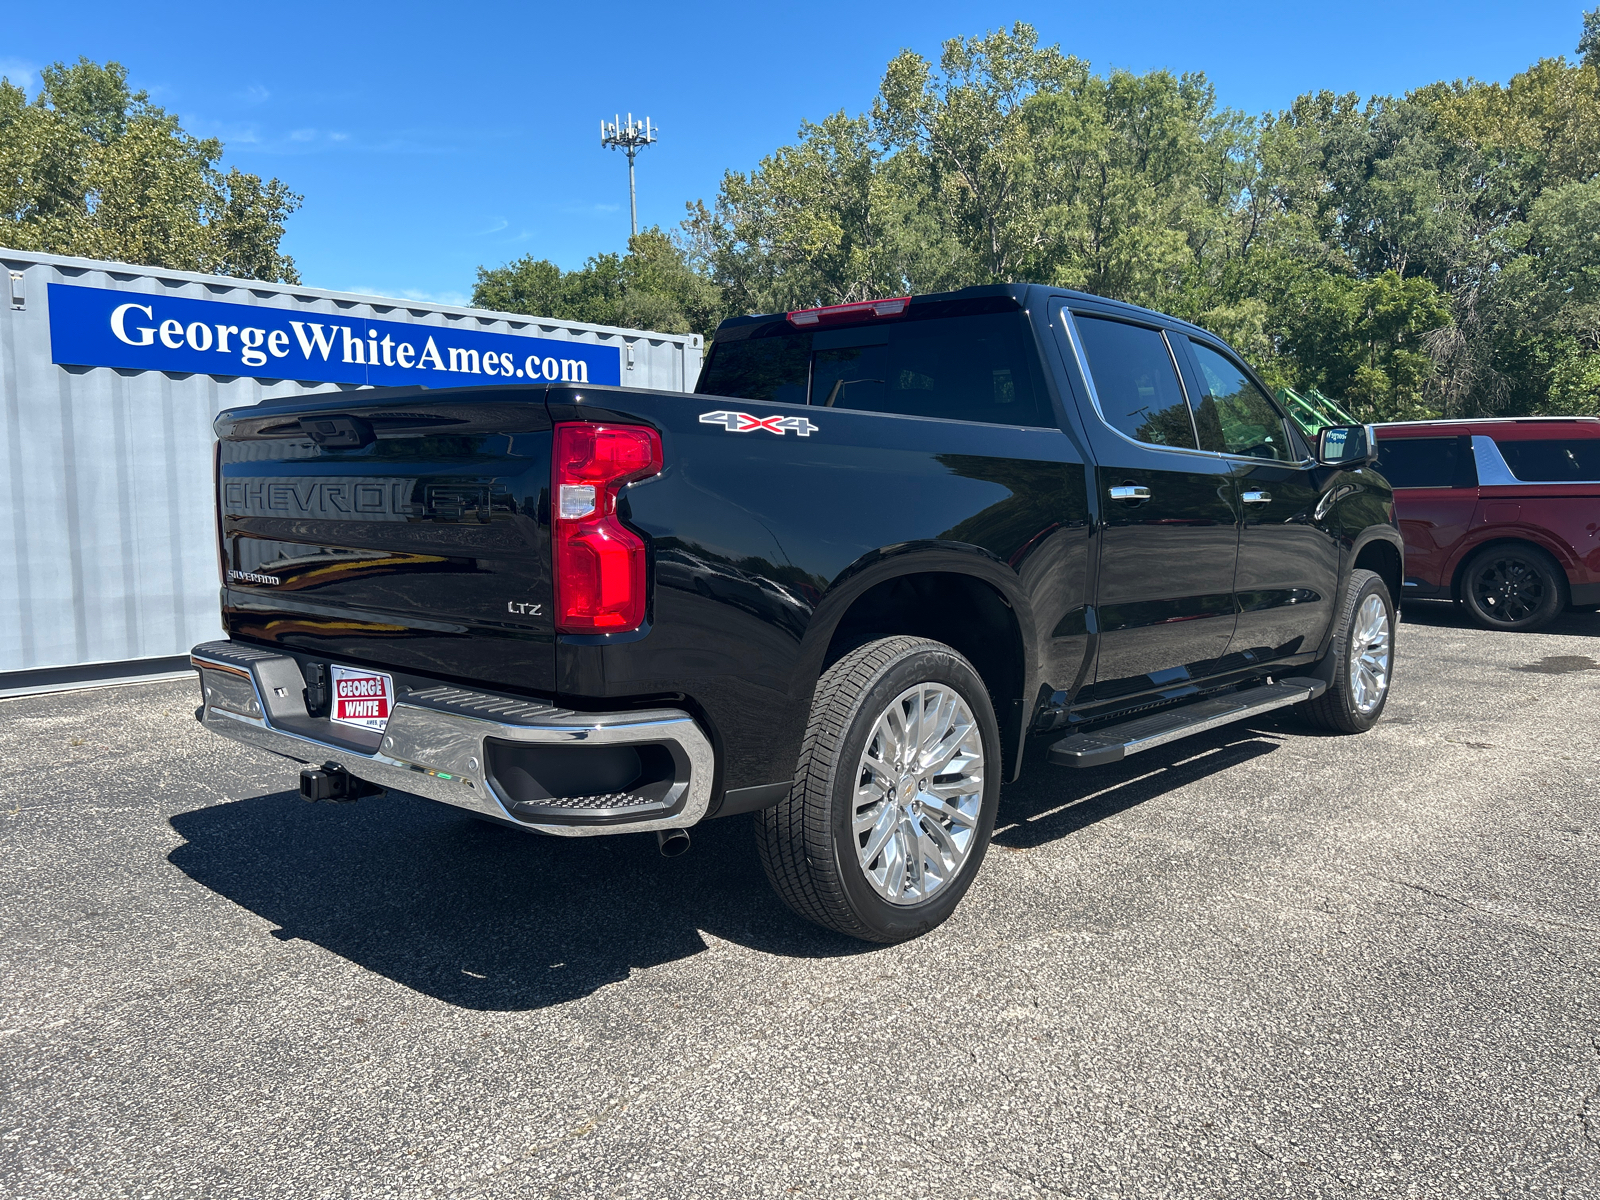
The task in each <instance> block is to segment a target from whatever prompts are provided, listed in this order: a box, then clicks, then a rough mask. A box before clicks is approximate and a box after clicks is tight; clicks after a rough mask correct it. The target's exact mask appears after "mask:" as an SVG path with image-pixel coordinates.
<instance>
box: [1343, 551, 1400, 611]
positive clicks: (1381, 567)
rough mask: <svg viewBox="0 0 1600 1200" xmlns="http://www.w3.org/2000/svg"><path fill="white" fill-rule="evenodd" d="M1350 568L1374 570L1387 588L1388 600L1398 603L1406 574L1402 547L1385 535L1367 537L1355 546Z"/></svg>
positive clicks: (1354, 569)
mask: <svg viewBox="0 0 1600 1200" xmlns="http://www.w3.org/2000/svg"><path fill="white" fill-rule="evenodd" d="M1350 569H1351V570H1352V571H1372V572H1375V573H1376V574H1377V576H1378V577H1379V578H1380V579H1382V580H1383V582H1384V586H1385V587H1387V588H1388V589H1389V599H1390V601H1391V602H1393V603H1395V604H1398V603H1400V593H1401V590H1402V587H1403V585H1404V583H1405V575H1406V558H1405V551H1404V550H1403V549H1402V547H1400V546H1397V545H1396V544H1395V543H1394V542H1392V541H1390V540H1389V539H1388V538H1385V537H1373V538H1368V539H1367V540H1366V541H1365V542H1363V543H1361V544H1359V545H1358V546H1357V548H1356V551H1355V554H1354V556H1353V557H1352V558H1351V561H1350Z"/></svg>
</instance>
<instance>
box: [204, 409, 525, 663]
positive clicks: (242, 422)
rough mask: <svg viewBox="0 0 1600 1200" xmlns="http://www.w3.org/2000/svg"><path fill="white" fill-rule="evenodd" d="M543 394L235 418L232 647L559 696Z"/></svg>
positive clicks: (226, 498) (229, 565) (225, 508)
mask: <svg viewBox="0 0 1600 1200" xmlns="http://www.w3.org/2000/svg"><path fill="white" fill-rule="evenodd" d="M544 397H545V391H544V389H543V388H504V387H502V388H496V389H494V390H493V391H492V392H472V393H464V392H433V393H423V394H421V395H417V396H403V397H399V398H397V397H394V396H392V395H391V396H388V397H385V398H383V399H382V400H381V401H379V402H377V403H374V402H373V401H371V400H367V399H366V398H365V397H352V402H342V403H341V402H334V403H331V404H326V406H325V407H322V406H317V405H314V404H308V403H306V402H298V403H296V404H294V405H292V406H275V407H273V408H272V409H270V410H269V411H268V412H266V413H263V412H262V411H261V409H260V408H256V409H242V410H238V411H236V412H233V413H224V414H223V415H222V416H221V417H219V418H218V420H217V433H218V436H219V438H220V443H219V449H218V503H219V506H220V513H221V536H222V548H221V549H222V558H223V568H224V573H225V576H226V590H225V593H224V598H223V620H224V624H225V626H226V628H227V632H228V635H229V637H232V638H240V639H243V640H246V641H249V642H254V643H257V644H261V645H271V646H276V647H279V648H282V649H285V650H292V651H298V652H303V653H306V654H310V655H312V656H314V657H317V658H322V659H326V660H328V661H337V662H345V663H354V664H358V665H364V666H374V667H390V668H394V669H396V670H400V671H418V672H425V673H429V674H434V675H443V676H446V677H457V678H467V679H471V680H473V681H475V682H477V683H479V684H480V685H483V684H488V685H499V686H502V687H506V688H509V689H513V690H519V691H520V690H532V691H549V690H550V689H551V688H552V686H553V681H554V659H553V626H552V623H551V618H550V613H551V608H552V595H551V580H550V572H549V566H548V564H549V547H548V536H547V531H546V530H545V528H544V527H542V526H541V524H540V521H539V513H540V511H541V506H542V505H544V504H546V503H547V493H548V489H549V479H550V419H549V415H548V413H547V411H546V406H545V403H544Z"/></svg>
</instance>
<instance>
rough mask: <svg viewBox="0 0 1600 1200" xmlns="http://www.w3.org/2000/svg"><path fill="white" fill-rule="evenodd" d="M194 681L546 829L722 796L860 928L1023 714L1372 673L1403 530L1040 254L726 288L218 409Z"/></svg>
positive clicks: (1367, 467)
mask: <svg viewBox="0 0 1600 1200" xmlns="http://www.w3.org/2000/svg"><path fill="white" fill-rule="evenodd" d="M216 429H217V435H218V438H219V445H218V455H217V501H218V505H219V510H220V523H219V528H220V538H221V548H220V549H221V556H222V570H223V573H224V581H223V582H224V587H223V591H222V610H223V619H224V625H225V628H226V631H227V634H228V639H227V640H226V641H222V642H212V643H207V644H205V645H201V646H197V647H196V648H195V650H194V653H193V661H194V664H195V666H196V667H197V668H198V670H199V673H200V679H201V689H202V693H203V697H204V702H203V706H202V708H201V709H200V712H199V717H200V719H201V720H202V721H203V722H204V723H205V725H206V726H207V727H208V728H210V729H212V730H215V731H216V732H217V733H220V734H223V735H225V736H227V737H230V738H234V739H236V740H238V741H241V742H245V743H247V744H250V745H253V746H257V747H263V748H266V749H269V750H273V751H276V752H278V753H280V754H283V755H286V756H288V757H290V758H293V759H296V760H299V761H300V762H302V763H306V764H310V765H308V766H307V768H306V769H305V770H304V771H303V772H302V775H301V791H302V793H303V794H305V795H306V796H307V798H310V799H333V800H348V799H355V798H357V797H360V796H362V795H368V794H374V793H376V792H379V791H380V790H381V789H383V788H393V789H397V790H401V791H406V792H411V793H415V794H417V795H420V796H425V797H428V798H430V799H433V800H439V801H443V802H445V803H448V804H453V805H456V806H458V807H460V808H463V809H466V810H468V811H469V812H471V813H473V814H475V815H477V816H480V817H482V818H485V819H490V820H495V821H499V822H501V823H504V824H506V825H510V826H515V827H518V828H521V829H526V830H531V831H537V832H541V833H545V834H559V835H566V836H584V835H593V834H610V833H626V832H632V831H650V832H655V833H656V834H657V836H658V837H659V838H660V839H661V845H662V849H663V850H664V851H665V852H668V853H671V852H675V851H677V850H680V849H682V848H683V847H685V846H687V843H688V835H687V833H686V832H685V831H686V830H688V829H689V828H690V827H692V826H694V825H696V824H698V823H699V822H701V821H704V820H707V819H710V818H715V817H724V816H729V815H732V814H737V813H755V814H757V815H756V817H755V818H754V820H755V823H756V830H757V847H758V850H759V853H760V856H761V860H762V862H763V863H764V865H765V867H766V869H767V872H768V875H769V877H770V878H771V880H772V883H773V885H774V886H775V887H776V889H777V890H778V892H779V893H780V895H781V896H782V897H783V899H784V900H785V901H786V902H787V903H788V904H789V905H790V906H791V907H793V908H794V910H795V911H796V912H798V913H799V914H801V915H802V916H805V917H808V918H810V919H812V920H814V921H818V922H820V923H822V924H823V925H826V926H829V927H831V928H833V929H836V930H839V931H842V932H844V933H847V934H852V935H855V936H857V937H861V938H866V939H871V940H876V941H884V942H892V941H898V940H902V939H905V938H909V937H914V936H916V935H918V934H920V933H923V932H925V931H926V930H928V929H930V928H932V927H933V926H935V925H937V924H938V923H939V922H940V921H942V920H944V918H945V917H946V916H948V915H949V913H950V912H951V910H952V909H953V908H954V907H955V905H956V903H957V902H958V901H959V900H960V898H961V896H962V894H963V893H964V892H965V890H966V889H967V887H968V886H969V885H970V884H971V882H972V878H973V876H974V874H975V873H976V872H977V870H978V867H979V865H980V863H981V862H982V860H983V856H984V851H985V849H986V847H987V844H988V841H989V836H990V831H991V829H992V827H993V824H994V820H995V810H996V807H997V805H998V803H999V794H1000V785H1001V783H1002V782H1004V781H1008V780H1011V779H1014V778H1015V777H1016V776H1017V773H1018V772H1019V771H1020V769H1021V765H1022V762H1023V755H1024V749H1025V747H1026V746H1027V744H1028V742H1029V739H1030V738H1038V737H1043V738H1048V739H1050V740H1051V742H1052V744H1051V745H1050V747H1049V750H1048V758H1049V760H1050V761H1052V762H1054V763H1057V764H1062V765H1067V766H1079V767H1092V766H1095V765H1098V764H1102V763H1107V762H1113V761H1116V760H1118V759H1120V758H1122V757H1123V756H1125V755H1128V754H1132V753H1135V752H1137V751H1139V750H1142V749H1146V748H1148V747H1151V746H1156V745H1160V744H1162V743H1164V742H1169V741H1171V740H1173V739H1175V738H1179V737H1182V736H1185V735H1187V734H1190V733H1194V732H1198V731H1200V730H1205V729H1209V728H1213V727H1215V726H1218V725H1221V724H1224V723H1226V722H1229V721H1235V720H1240V719H1244V718H1249V717H1252V716H1255V715H1256V714H1259V713H1262V712H1265V711H1267V710H1270V709H1274V708H1280V707H1283V706H1286V705H1291V704H1294V705H1298V706H1299V709H1300V711H1301V712H1303V713H1304V715H1305V717H1306V719H1307V720H1309V721H1310V722H1312V723H1313V724H1315V725H1319V726H1322V727H1324V728H1328V729H1333V730H1340V731H1344V732H1347V733H1359V732H1361V731H1363V730H1365V729H1367V728H1369V727H1370V726H1371V725H1372V724H1373V723H1374V722H1375V721H1376V720H1377V718H1378V715H1379V714H1380V712H1381V711H1382V709H1383V705H1384V701H1385V698H1386V696H1387V693H1388V688H1389V682H1390V674H1391V667H1392V663H1393V646H1394V627H1395V618H1394V612H1395V607H1394V600H1393V597H1395V596H1397V595H1398V594H1399V587H1400V581H1401V562H1402V543H1401V539H1400V534H1399V532H1398V531H1397V529H1396V527H1395V523H1394V516H1393V503H1392V495H1391V492H1390V488H1389V485H1388V484H1387V483H1386V482H1385V481H1384V479H1383V478H1382V477H1381V476H1380V475H1378V474H1377V473H1375V472H1374V471H1373V469H1372V465H1371V464H1372V462H1373V451H1374V444H1373V442H1372V440H1371V437H1370V431H1369V430H1368V429H1366V428H1364V427H1362V426H1342V427H1336V428H1332V429H1326V430H1323V431H1322V432H1321V434H1320V435H1319V436H1318V438H1317V439H1316V441H1317V445H1315V446H1312V445H1309V444H1307V442H1306V441H1305V440H1303V438H1302V435H1301V433H1300V432H1299V431H1298V429H1297V428H1296V427H1295V426H1294V425H1293V424H1292V423H1291V422H1289V421H1287V420H1285V419H1284V415H1283V413H1282V412H1281V411H1280V410H1279V409H1278V408H1277V407H1276V406H1275V404H1274V402H1273V400H1272V399H1271V397H1270V396H1269V394H1268V393H1267V391H1266V389H1265V388H1264V387H1263V386H1262V384H1261V382H1260V381H1259V379H1258V378H1257V377H1256V376H1255V374H1254V373H1253V372H1252V371H1251V370H1250V369H1249V368H1248V367H1247V366H1245V365H1244V364H1243V363H1242V362H1241V360H1240V359H1239V358H1238V357H1237V356H1236V355H1234V354H1233V353H1232V352H1231V351H1230V350H1229V349H1228V347H1227V346H1225V345H1224V344H1222V343H1221V342H1220V341H1218V340H1217V339H1216V338H1214V337H1212V336H1211V335H1210V334H1208V333H1206V332H1205V331H1204V330H1201V329H1198V328H1196V327H1194V326H1192V325H1188V324H1185V323H1184V322H1181V321H1178V320H1175V319H1173V318H1170V317H1166V316H1163V315H1161V314H1159V313H1155V312H1150V311H1147V310H1144V309H1139V308H1134V307H1131V306H1129V305H1126V304H1120V303H1115V302H1111V301H1107V300H1103V299H1099V298H1096V297H1093V296H1087V295H1082V294H1078V293H1074V292H1067V291H1063V290H1061V289H1058V288H1050V287H1041V286H1022V285H1018V286H1009V285H1007V286H991V287H978V288H968V289H966V290H963V291H959V292H950V293H944V294H940V295H929V296H916V297H910V298H899V299H893V300H880V301H871V302H866V303H862V304H849V305H841V306H836V307H831V308H822V309H812V310H806V311H799V312H791V313H787V314H778V315H775V316H758V317H746V318H741V319H737V320H732V321H727V322H725V323H724V324H723V325H722V327H721V328H720V329H719V330H718V331H717V334H716V338H715V341H714V344H713V346H712V348H711V351H710V355H709V358H708V360H707V362H706V365H705V369H704V372H703V373H702V374H701V376H700V381H699V385H698V387H697V389H696V391H695V392H694V393H692V394H688V393H680V392H655V391H641V390H635V389H628V388H614V387H591V386H586V385H580V384H552V385H549V386H536V387H534V386H530V387H523V386H515V385H512V386H501V387H486V388H482V389H475V390H473V389H461V390H451V391H426V390H420V389H405V390H399V389H394V390H380V391H364V392H358V393H350V394H346V395H341V396H339V397H337V398H331V397H317V398H315V399H314V400H306V399H304V398H302V399H300V400H297V401H294V402H267V403H263V404H260V405H257V406H254V407H251V408H243V409H237V410H234V411H231V412H225V413H223V414H222V415H221V416H220V417H218V418H217V423H216Z"/></svg>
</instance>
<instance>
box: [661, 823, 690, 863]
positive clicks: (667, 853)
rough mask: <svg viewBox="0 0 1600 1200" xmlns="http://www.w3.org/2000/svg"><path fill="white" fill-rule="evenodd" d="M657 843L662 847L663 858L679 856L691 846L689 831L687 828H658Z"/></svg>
mask: <svg viewBox="0 0 1600 1200" xmlns="http://www.w3.org/2000/svg"><path fill="white" fill-rule="evenodd" d="M656 845H658V846H660V847H661V857H662V858H677V857H678V855H680V854H682V853H683V852H684V851H685V850H687V849H688V848H689V831H688V830H687V829H658V830H656Z"/></svg>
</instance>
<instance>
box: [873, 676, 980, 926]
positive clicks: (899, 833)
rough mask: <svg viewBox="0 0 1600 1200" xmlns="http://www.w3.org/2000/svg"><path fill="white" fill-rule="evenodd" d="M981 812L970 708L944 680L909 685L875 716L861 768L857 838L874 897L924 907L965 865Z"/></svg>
mask: <svg viewBox="0 0 1600 1200" xmlns="http://www.w3.org/2000/svg"><path fill="white" fill-rule="evenodd" d="M982 807H983V739H982V735H981V733H980V731H979V729H978V723H977V721H975V720H974V719H973V716H972V710H971V709H969V708H968V707H967V702H966V701H965V700H963V699H962V698H961V696H960V694H959V693H957V692H956V691H955V690H954V689H952V688H949V687H946V686H945V685H943V684H938V683H923V684H918V685H917V686H916V687H913V688H907V689H906V690H905V691H904V692H902V693H900V695H899V696H897V697H896V698H895V700H894V701H893V703H891V704H890V705H889V707H888V708H887V709H885V710H884V712H883V714H882V715H881V716H879V717H878V720H877V723H876V724H875V725H874V726H873V729H872V733H871V735H870V736H869V737H868V738H867V746H866V749H865V750H863V751H862V754H861V765H860V767H859V768H858V770H857V772H856V792H855V802H854V807H853V811H852V813H851V832H852V833H853V835H854V839H855V848H856V859H857V861H858V862H859V863H860V865H861V871H862V874H864V875H865V876H866V879H867V882H868V883H869V884H870V885H871V886H872V888H873V890H874V891H876V892H877V893H878V895H880V896H882V897H883V898H884V899H885V900H887V901H889V903H891V904H899V905H910V904H920V903H922V902H923V901H924V900H927V899H928V898H929V897H931V896H933V895H935V894H937V893H938V892H939V890H940V889H941V888H943V887H945V886H946V885H948V884H949V883H950V882H951V881H952V880H953V879H955V878H956V876H957V875H959V874H960V873H961V868H962V867H963V866H964V865H965V864H966V862H967V859H968V856H969V855H970V853H971V850H972V847H973V842H974V840H975V838H976V835H977V828H978V817H979V812H980V810H981V809H982Z"/></svg>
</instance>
